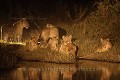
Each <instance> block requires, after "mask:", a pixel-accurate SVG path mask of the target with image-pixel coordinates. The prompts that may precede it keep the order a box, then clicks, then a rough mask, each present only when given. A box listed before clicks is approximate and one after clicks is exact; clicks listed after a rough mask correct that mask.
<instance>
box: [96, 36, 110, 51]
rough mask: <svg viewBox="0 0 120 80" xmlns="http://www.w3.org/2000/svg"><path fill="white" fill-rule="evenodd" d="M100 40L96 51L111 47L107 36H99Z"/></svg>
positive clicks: (106, 49)
mask: <svg viewBox="0 0 120 80" xmlns="http://www.w3.org/2000/svg"><path fill="white" fill-rule="evenodd" d="M100 40H101V47H98V48H97V50H96V52H106V51H108V50H109V49H111V48H112V44H111V42H110V40H109V38H107V39H102V38H101V39H100Z"/></svg>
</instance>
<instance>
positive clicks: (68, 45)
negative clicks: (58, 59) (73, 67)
mask: <svg viewBox="0 0 120 80" xmlns="http://www.w3.org/2000/svg"><path fill="white" fill-rule="evenodd" d="M62 39H63V43H62V44H61V46H60V49H59V52H60V53H66V54H69V53H72V54H75V53H76V46H75V45H74V44H73V43H72V36H71V35H69V36H63V37H62Z"/></svg>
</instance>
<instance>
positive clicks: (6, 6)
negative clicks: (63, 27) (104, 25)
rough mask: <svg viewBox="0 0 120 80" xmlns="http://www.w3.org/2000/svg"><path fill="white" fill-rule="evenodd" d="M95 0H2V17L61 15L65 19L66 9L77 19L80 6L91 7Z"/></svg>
mask: <svg viewBox="0 0 120 80" xmlns="http://www.w3.org/2000/svg"><path fill="white" fill-rule="evenodd" d="M93 4H94V0H0V17H1V18H4V19H5V18H11V17H12V18H13V17H30V16H33V17H41V18H49V17H50V16H52V17H56V18H58V17H60V16H62V17H61V18H62V19H65V18H64V17H63V16H66V15H65V11H69V12H70V16H72V19H75V15H76V12H75V11H77V12H79V7H82V8H91V7H92V5H93Z"/></svg>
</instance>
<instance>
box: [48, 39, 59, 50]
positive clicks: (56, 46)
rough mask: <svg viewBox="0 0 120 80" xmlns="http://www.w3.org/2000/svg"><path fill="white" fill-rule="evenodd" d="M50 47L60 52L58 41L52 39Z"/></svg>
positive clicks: (49, 43)
mask: <svg viewBox="0 0 120 80" xmlns="http://www.w3.org/2000/svg"><path fill="white" fill-rule="evenodd" d="M48 47H50V49H51V50H55V51H58V39H57V38H50V40H49V42H48Z"/></svg>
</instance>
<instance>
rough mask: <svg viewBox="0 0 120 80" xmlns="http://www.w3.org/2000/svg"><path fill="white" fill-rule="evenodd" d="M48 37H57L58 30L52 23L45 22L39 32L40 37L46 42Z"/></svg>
mask: <svg viewBox="0 0 120 80" xmlns="http://www.w3.org/2000/svg"><path fill="white" fill-rule="evenodd" d="M50 38H56V39H59V30H58V28H57V27H55V26H53V25H52V24H47V25H46V28H45V29H43V30H42V32H41V39H42V40H43V41H44V42H46V43H47V42H48V40H49V39H50Z"/></svg>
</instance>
